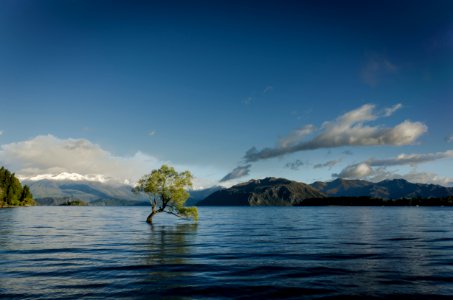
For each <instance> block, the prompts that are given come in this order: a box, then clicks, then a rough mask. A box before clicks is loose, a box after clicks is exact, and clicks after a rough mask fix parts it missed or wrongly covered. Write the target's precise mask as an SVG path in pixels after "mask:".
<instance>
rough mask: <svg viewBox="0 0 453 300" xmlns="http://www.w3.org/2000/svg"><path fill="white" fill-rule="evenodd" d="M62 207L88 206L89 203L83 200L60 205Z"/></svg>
mask: <svg viewBox="0 0 453 300" xmlns="http://www.w3.org/2000/svg"><path fill="white" fill-rule="evenodd" d="M60 206H88V203H87V202H85V201H82V200H69V201H66V202H65V203H62V204H60Z"/></svg>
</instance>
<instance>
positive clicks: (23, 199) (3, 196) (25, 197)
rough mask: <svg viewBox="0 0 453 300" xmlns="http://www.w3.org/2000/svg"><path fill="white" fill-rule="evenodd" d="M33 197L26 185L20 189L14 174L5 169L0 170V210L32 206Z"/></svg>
mask: <svg viewBox="0 0 453 300" xmlns="http://www.w3.org/2000/svg"><path fill="white" fill-rule="evenodd" d="M34 205H36V203H35V200H33V195H32V193H31V191H30V188H29V187H28V186H27V185H24V186H23V187H22V184H21V182H20V181H19V179H18V178H17V177H16V175H15V174H14V173H11V172H10V171H9V170H8V169H6V168H5V167H1V168H0V208H7V207H17V206H34Z"/></svg>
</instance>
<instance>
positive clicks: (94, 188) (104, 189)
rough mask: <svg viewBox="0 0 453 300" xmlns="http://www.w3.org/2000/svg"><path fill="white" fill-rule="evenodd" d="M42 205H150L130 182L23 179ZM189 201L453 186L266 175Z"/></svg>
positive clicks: (437, 192)
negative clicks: (300, 179)
mask: <svg viewBox="0 0 453 300" xmlns="http://www.w3.org/2000/svg"><path fill="white" fill-rule="evenodd" d="M23 184H27V185H28V186H29V187H30V190H31V192H32V193H33V196H34V198H35V199H36V200H37V203H38V204H40V205H59V204H62V203H64V202H67V201H68V200H83V201H86V202H88V203H89V204H90V205H100V206H107V205H149V202H148V198H147V195H145V194H136V193H133V192H132V187H131V186H130V185H127V184H119V183H111V182H97V181H85V180H81V181H76V180H51V179H43V180H24V181H23ZM189 192H190V197H189V199H188V200H187V202H186V203H187V205H188V206H192V205H251V206H256V205H283V206H284V205H297V204H298V202H299V201H301V200H304V199H310V198H322V197H362V196H365V197H373V198H380V199H402V198H436V197H447V196H452V195H453V188H451V187H444V186H441V185H434V184H420V183H411V182H408V181H406V180H403V179H394V180H384V181H381V182H377V183H373V182H369V181H364V180H345V179H336V180H333V181H329V182H322V181H317V182H314V183H312V184H305V183H302V182H297V181H291V180H287V179H284V178H273V177H268V178H264V179H258V180H250V181H248V182H244V183H240V184H237V185H234V186H232V187H230V188H222V187H220V186H213V187H210V188H207V189H202V190H193V191H189Z"/></svg>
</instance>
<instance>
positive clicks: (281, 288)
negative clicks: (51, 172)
mask: <svg viewBox="0 0 453 300" xmlns="http://www.w3.org/2000/svg"><path fill="white" fill-rule="evenodd" d="M148 209H149V208H147V207H105V208H103V207H31V208H14V209H1V210H0V297H2V298H5V299H79V298H84V299H99V298H105V297H110V298H112V299H145V298H149V299H154V298H167V299H168V298H170V299H183V298H186V299H193V298H196V299H200V298H204V299H208V298H244V299H265V298H266V299H267V298H308V299H325V298H327V299H331V298H340V297H344V296H348V297H356V298H357V299H359V298H363V297H364V296H366V297H367V298H372V297H376V298H396V299H403V298H412V299H433V298H436V299H437V298H438V299H443V298H445V299H447V298H451V296H453V230H452V229H453V227H452V225H453V210H452V208H446V207H435V208H421V207H419V208H416V207H286V208H285V207H278V208H275V207H260V208H257V207H242V208H233V207H212V208H207V207H206V208H199V212H200V221H199V223H198V224H192V223H190V222H187V221H181V220H177V219H175V218H174V217H172V216H170V215H168V216H167V215H165V216H160V215H159V216H158V217H157V218H155V225H153V226H149V225H148V224H146V223H145V222H144V220H145V218H146V216H147V213H148Z"/></svg>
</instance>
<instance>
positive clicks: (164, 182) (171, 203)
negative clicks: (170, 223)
mask: <svg viewBox="0 0 453 300" xmlns="http://www.w3.org/2000/svg"><path fill="white" fill-rule="evenodd" d="M192 178H193V177H192V174H191V173H190V172H189V171H184V172H180V173H178V172H177V171H175V169H174V168H173V167H169V166H167V165H162V166H161V167H160V169H157V170H153V171H151V173H150V174H148V175H145V176H143V177H142V178H141V179H140V180H139V181H138V183H137V185H136V187H135V188H134V191H135V192H145V193H147V194H148V195H149V197H150V203H151V213H150V214H149V216H148V218H147V219H146V222H148V223H149V224H152V222H153V217H154V216H155V215H156V214H158V213H161V212H165V213H168V214H172V215H175V216H177V217H181V218H192V219H193V220H195V221H196V220H198V210H197V208H196V207H185V206H184V204H185V202H186V201H187V199H188V198H189V193H188V192H187V189H188V188H191V187H192Z"/></svg>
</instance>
